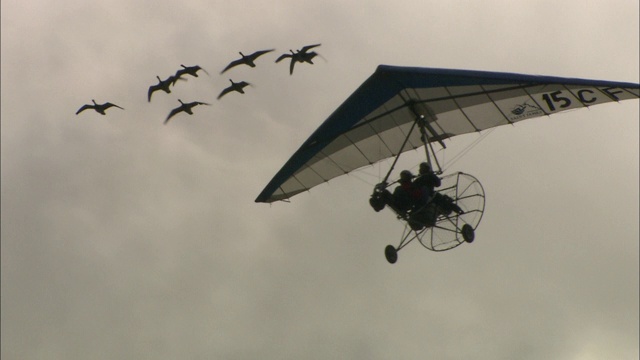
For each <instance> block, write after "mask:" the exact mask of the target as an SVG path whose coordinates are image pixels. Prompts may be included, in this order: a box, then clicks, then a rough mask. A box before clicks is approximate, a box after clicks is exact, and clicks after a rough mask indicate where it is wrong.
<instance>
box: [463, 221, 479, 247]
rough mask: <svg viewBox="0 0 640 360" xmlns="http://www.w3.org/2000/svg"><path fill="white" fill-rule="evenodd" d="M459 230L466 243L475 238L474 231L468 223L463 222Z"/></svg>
mask: <svg viewBox="0 0 640 360" xmlns="http://www.w3.org/2000/svg"><path fill="white" fill-rule="evenodd" d="M460 232H461V233H462V238H463V239H464V241H466V242H468V243H472V242H473V240H474V239H475V238H476V233H475V231H474V230H473V228H472V227H471V225H469V224H464V225H463V226H462V229H461V230H460Z"/></svg>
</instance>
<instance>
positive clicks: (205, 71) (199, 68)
mask: <svg viewBox="0 0 640 360" xmlns="http://www.w3.org/2000/svg"><path fill="white" fill-rule="evenodd" d="M198 70H202V71H204V73H205V74H207V75H209V73H208V72H207V70H205V69H203V68H201V67H200V66H198ZM196 71H197V70H196Z"/></svg>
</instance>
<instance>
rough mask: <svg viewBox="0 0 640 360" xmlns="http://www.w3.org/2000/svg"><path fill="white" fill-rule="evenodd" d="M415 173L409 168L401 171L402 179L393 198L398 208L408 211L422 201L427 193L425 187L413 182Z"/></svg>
mask: <svg viewBox="0 0 640 360" xmlns="http://www.w3.org/2000/svg"><path fill="white" fill-rule="evenodd" d="M413 178H414V175H413V174H412V173H411V171H409V170H402V171H401V172H400V180H398V183H400V185H398V186H397V187H396V188H395V190H394V191H393V198H394V202H395V204H396V206H397V207H398V210H400V211H407V210H410V209H411V208H412V207H413V206H415V205H416V204H418V203H420V202H421V200H423V199H424V196H425V195H426V193H425V191H424V189H422V188H420V187H418V186H416V185H415V184H414V182H413Z"/></svg>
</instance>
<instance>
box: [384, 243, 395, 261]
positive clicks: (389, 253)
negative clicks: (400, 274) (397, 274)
mask: <svg viewBox="0 0 640 360" xmlns="http://www.w3.org/2000/svg"><path fill="white" fill-rule="evenodd" d="M384 256H385V257H386V258H387V261H388V262H389V264H395V263H396V261H398V250H396V248H394V247H393V245H387V247H386V248H384Z"/></svg>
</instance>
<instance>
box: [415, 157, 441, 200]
mask: <svg viewBox="0 0 640 360" xmlns="http://www.w3.org/2000/svg"><path fill="white" fill-rule="evenodd" d="M441 183H442V182H441V180H440V178H439V177H438V175H436V174H435V173H434V172H433V170H431V166H430V165H429V164H428V163H426V162H422V163H420V172H419V175H418V177H416V179H415V180H413V184H414V185H415V186H417V187H419V188H422V189H424V190H423V191H424V192H425V193H426V194H425V196H426V199H427V201H428V200H429V199H431V198H432V197H433V194H434V192H435V188H437V187H439V186H440V185H441Z"/></svg>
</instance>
